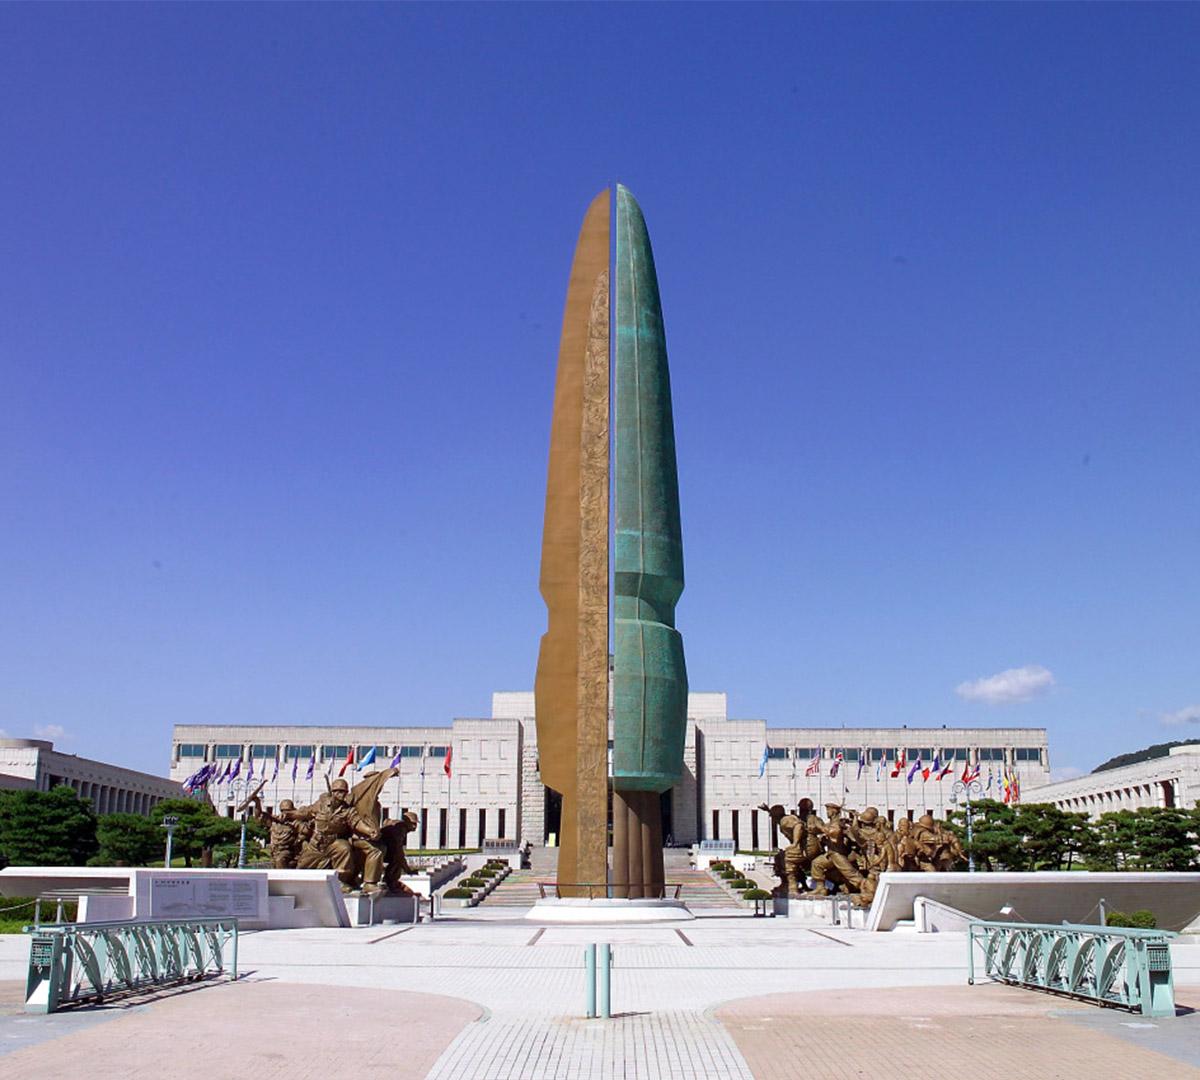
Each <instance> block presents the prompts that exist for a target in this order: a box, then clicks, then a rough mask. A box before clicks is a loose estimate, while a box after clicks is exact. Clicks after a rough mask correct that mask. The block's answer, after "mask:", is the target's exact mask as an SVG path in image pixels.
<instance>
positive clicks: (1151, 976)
mask: <svg viewBox="0 0 1200 1080" xmlns="http://www.w3.org/2000/svg"><path fill="white" fill-rule="evenodd" d="M1177 936H1178V935H1177V934H1174V933H1172V932H1171V931H1169V930H1131V929H1126V928H1124V927H1115V926H1078V925H1074V924H1071V923H1062V924H1059V925H1055V924H1053V923H1001V922H984V921H979V920H977V921H973V922H971V924H970V925H969V927H968V930H967V950H968V951H967V982H968V983H971V984H972V985H973V984H974V982H975V948H976V945H978V946H979V947H980V949H981V950H982V952H983V959H984V974H985V975H986V976H987V978H989V979H993V980H995V981H996V982H1005V983H1009V984H1010V985H1013V986H1028V987H1030V988H1032V989H1036V990H1049V991H1052V992H1054V993H1058V994H1066V995H1069V996H1070V997H1076V998H1082V999H1084V1000H1086V1001H1094V1002H1095V1003H1096V1004H1097V1005H1111V1006H1113V1007H1115V1008H1120V1009H1130V1010H1131V1011H1133V1012H1137V1013H1141V1014H1142V1015H1143V1016H1174V1015H1175V986H1174V981H1173V979H1172V975H1171V944H1170V941H1171V938H1173V937H1177Z"/></svg>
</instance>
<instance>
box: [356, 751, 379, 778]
mask: <svg viewBox="0 0 1200 1080" xmlns="http://www.w3.org/2000/svg"><path fill="white" fill-rule="evenodd" d="M374 764H375V747H373V746H372V747H371V749H370V750H368V751H367V752H366V753H365V754H363V756H362V760H361V761H360V762H359V763H358V769H359V771H360V772H361V771H362V770H363V769H365V768H366V767H367V766H368V765H374Z"/></svg>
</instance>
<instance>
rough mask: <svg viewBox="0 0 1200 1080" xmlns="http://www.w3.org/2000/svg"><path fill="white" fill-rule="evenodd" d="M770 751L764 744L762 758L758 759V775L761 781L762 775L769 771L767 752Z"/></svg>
mask: <svg viewBox="0 0 1200 1080" xmlns="http://www.w3.org/2000/svg"><path fill="white" fill-rule="evenodd" d="M768 749H769V747H768V746H767V744H766V743H763V752H762V757H760V758H759V759H758V775H759V778H760V779H761V777H762V774H763V773H765V772H766V771H767V750H768Z"/></svg>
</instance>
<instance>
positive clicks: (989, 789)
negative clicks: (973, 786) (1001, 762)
mask: <svg viewBox="0 0 1200 1080" xmlns="http://www.w3.org/2000/svg"><path fill="white" fill-rule="evenodd" d="M994 779H995V777H994V776H993V775H992V767H991V766H990V765H989V766H988V782H987V787H985V788H984V789H983V790H984V791H991V790H992V781H993V780H994Z"/></svg>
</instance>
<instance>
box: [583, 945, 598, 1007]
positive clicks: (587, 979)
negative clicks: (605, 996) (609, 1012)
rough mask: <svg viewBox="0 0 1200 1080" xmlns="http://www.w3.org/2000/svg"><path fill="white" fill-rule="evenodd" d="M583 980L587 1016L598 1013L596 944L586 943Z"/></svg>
mask: <svg viewBox="0 0 1200 1080" xmlns="http://www.w3.org/2000/svg"><path fill="white" fill-rule="evenodd" d="M583 982H584V987H585V994H586V997H587V1018H588V1019H589V1020H591V1019H593V1018H594V1017H595V1015H596V946H595V945H586V946H584V949H583Z"/></svg>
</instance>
